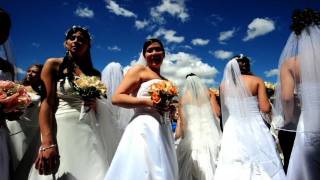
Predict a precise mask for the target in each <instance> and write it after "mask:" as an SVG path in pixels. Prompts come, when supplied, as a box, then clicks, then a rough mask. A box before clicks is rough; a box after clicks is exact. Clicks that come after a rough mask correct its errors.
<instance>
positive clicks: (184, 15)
mask: <svg viewBox="0 0 320 180" xmlns="http://www.w3.org/2000/svg"><path fill="white" fill-rule="evenodd" d="M164 13H168V14H170V15H171V16H174V17H178V18H179V19H180V20H181V21H182V22H185V21H187V20H188V18H189V14H188V9H187V8H186V5H185V0H162V3H161V4H160V5H159V6H156V7H152V8H151V10H150V15H151V16H152V17H153V19H154V20H155V21H156V22H158V23H164V22H165V19H164V18H163V17H162V15H163V14H164Z"/></svg>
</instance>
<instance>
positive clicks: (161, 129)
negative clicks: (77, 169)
mask: <svg viewBox="0 0 320 180" xmlns="http://www.w3.org/2000/svg"><path fill="white" fill-rule="evenodd" d="M157 81H159V80H158V79H155V80H150V81H147V82H144V83H142V84H141V86H140V89H139V91H138V93H137V97H140V98H149V97H150V96H149V95H148V90H149V86H150V85H151V84H152V83H155V82H157ZM177 177H178V166H177V157H176V153H175V148H174V143H173V134H172V132H171V125H170V122H169V120H166V119H164V118H163V117H162V116H161V115H160V114H159V113H158V112H157V111H156V110H154V109H152V108H136V109H135V115H134V118H133V119H132V121H131V122H130V123H129V125H128V126H127V127H126V129H125V132H124V134H123V136H122V138H121V141H120V143H119V146H118V148H117V151H116V153H115V156H114V158H113V160H112V163H111V165H110V167H109V170H108V172H107V174H106V176H105V180H143V179H145V180H147V179H148V180H149V179H152V180H164V179H165V180H175V179H177Z"/></svg>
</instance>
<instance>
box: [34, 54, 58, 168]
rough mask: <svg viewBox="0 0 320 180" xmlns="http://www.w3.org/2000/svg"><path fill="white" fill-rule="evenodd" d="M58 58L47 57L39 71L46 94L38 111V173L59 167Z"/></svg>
mask: <svg viewBox="0 0 320 180" xmlns="http://www.w3.org/2000/svg"><path fill="white" fill-rule="evenodd" d="M60 63H61V60H60V59H48V60H47V62H46V63H45V65H44V67H43V70H42V72H41V79H42V80H43V83H44V86H45V90H46V96H45V97H44V99H43V101H42V103H41V106H40V112H39V125H40V131H41V148H40V151H39V155H38V158H37V160H36V168H37V169H39V173H40V174H52V173H55V172H56V171H57V170H58V167H59V153H58V148H57V145H56V143H57V141H56V137H55V132H56V121H55V111H56V107H57V97H56V82H57V80H56V77H55V74H56V73H57V71H58V66H59V64H60Z"/></svg>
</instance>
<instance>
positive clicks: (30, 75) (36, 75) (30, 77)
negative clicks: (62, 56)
mask: <svg viewBox="0 0 320 180" xmlns="http://www.w3.org/2000/svg"><path fill="white" fill-rule="evenodd" d="M40 73H41V72H40V69H39V68H38V67H37V66H32V67H30V68H29V69H28V71H27V75H26V80H27V82H30V83H32V82H35V81H39V80H40Z"/></svg>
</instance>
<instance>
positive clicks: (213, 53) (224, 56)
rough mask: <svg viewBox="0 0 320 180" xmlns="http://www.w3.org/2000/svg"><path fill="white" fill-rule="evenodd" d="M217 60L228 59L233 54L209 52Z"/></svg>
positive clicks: (220, 51)
mask: <svg viewBox="0 0 320 180" xmlns="http://www.w3.org/2000/svg"><path fill="white" fill-rule="evenodd" d="M209 53H210V54H212V55H213V56H214V57H215V58H217V59H222V60H223V59H229V58H231V57H232V56H233V52H231V51H225V50H216V51H214V52H213V51H209Z"/></svg>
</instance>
